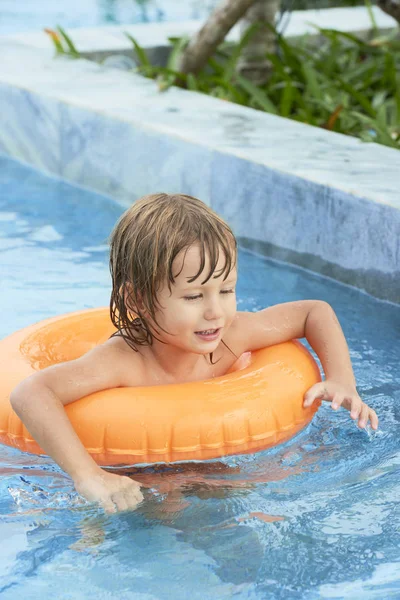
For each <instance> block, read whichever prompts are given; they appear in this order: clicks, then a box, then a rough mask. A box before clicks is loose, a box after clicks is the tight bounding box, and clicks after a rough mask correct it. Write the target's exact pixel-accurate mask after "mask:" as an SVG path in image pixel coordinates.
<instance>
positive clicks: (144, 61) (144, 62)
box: [124, 31, 152, 67]
mask: <svg viewBox="0 0 400 600" xmlns="http://www.w3.org/2000/svg"><path fill="white" fill-rule="evenodd" d="M124 33H125V35H126V37H127V38H128V39H129V40H130V41H131V42H132V44H133V48H134V53H135V55H136V57H137V58H138V60H139V62H140V66H142V67H151V66H152V64H151V62H150V60H149V58H148V56H147V54H146V52H145V50H144V49H143V48H142V47H141V46H140V45H139V44H138V42H137V41H136V40H135V38H134V37H132V36H131V34H130V33H128V32H127V31H125V32H124Z"/></svg>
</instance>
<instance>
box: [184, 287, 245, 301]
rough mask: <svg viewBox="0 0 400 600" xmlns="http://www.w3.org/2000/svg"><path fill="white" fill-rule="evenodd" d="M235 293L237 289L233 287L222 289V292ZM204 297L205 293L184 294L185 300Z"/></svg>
mask: <svg viewBox="0 0 400 600" xmlns="http://www.w3.org/2000/svg"><path fill="white" fill-rule="evenodd" d="M234 293H235V289H234V288H232V289H230V290H221V291H220V294H234ZM202 297H203V294H194V295H193V296H184V299H185V300H188V301H190V300H199V299H200V298H202Z"/></svg>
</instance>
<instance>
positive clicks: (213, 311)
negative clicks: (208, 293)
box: [204, 297, 223, 321]
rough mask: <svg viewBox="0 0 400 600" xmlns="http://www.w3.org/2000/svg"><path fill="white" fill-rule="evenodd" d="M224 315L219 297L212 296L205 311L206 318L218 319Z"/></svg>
mask: <svg viewBox="0 0 400 600" xmlns="http://www.w3.org/2000/svg"><path fill="white" fill-rule="evenodd" d="M222 316H223V311H222V307H221V302H220V299H219V297H215V298H211V299H210V300H209V301H208V302H207V306H206V308H205V311H204V318H205V319H206V321H218V320H219V319H221V318H222Z"/></svg>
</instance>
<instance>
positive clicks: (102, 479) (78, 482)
mask: <svg viewBox="0 0 400 600" xmlns="http://www.w3.org/2000/svg"><path fill="white" fill-rule="evenodd" d="M74 485H75V489H76V491H77V492H78V494H80V495H81V496H83V497H84V498H86V500H90V501H94V502H98V503H99V504H100V505H101V506H102V507H103V508H104V510H105V511H106V512H107V513H115V512H120V511H123V510H134V509H135V508H136V507H137V506H138V504H140V502H142V501H143V494H142V492H141V491H140V483H138V482H137V481H134V480H133V479H130V477H125V476H122V475H116V474H114V473H107V471H103V469H100V468H99V470H98V472H96V473H95V474H90V475H89V476H87V477H86V478H84V479H83V478H80V479H75V480H74Z"/></svg>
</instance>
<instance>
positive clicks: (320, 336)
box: [238, 300, 378, 429]
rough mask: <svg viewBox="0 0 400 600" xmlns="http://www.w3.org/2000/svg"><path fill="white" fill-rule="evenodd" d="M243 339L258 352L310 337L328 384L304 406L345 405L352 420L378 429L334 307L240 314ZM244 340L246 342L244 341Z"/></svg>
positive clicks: (290, 306) (292, 305) (319, 304)
mask: <svg viewBox="0 0 400 600" xmlns="http://www.w3.org/2000/svg"><path fill="white" fill-rule="evenodd" d="M238 319H239V321H240V327H239V330H240V332H243V333H241V334H240V337H242V342H243V343H245V345H246V349H247V350H257V349H259V348H263V347H266V346H271V345H273V344H279V343H282V342H286V341H289V340H291V339H297V338H304V337H305V338H306V339H307V341H308V342H309V344H310V346H311V347H312V348H313V350H315V352H316V354H317V355H318V357H319V359H320V361H321V364H322V367H323V369H324V373H325V381H322V382H320V383H317V384H315V385H313V386H312V387H311V388H310V389H309V390H308V391H307V392H306V394H305V395H304V406H311V404H312V403H313V402H314V400H316V399H317V398H321V399H322V400H327V401H330V402H332V408H333V409H334V410H337V409H338V408H339V407H340V406H344V407H345V408H347V410H349V411H350V415H351V418H352V419H354V420H357V419H358V426H359V427H360V428H364V427H365V426H366V425H367V423H368V421H370V422H371V426H372V428H373V429H377V428H378V417H377V415H376V413H375V411H374V410H373V409H372V408H370V407H369V406H368V405H367V404H365V402H363V401H362V400H361V398H360V396H359V395H358V392H357V389H356V381H355V378H354V373H353V368H352V366H351V360H350V355H349V349H348V347H347V342H346V339H345V337H344V334H343V331H342V328H341V326H340V324H339V321H338V319H337V317H336V315H335V312H334V310H333V309H332V307H331V306H330V305H329V304H328V303H327V302H323V301H320V300H304V301H299V302H287V303H284V304H278V305H276V306H272V307H270V308H266V309H264V310H261V311H259V312H257V313H238ZM244 338H245V339H246V341H244Z"/></svg>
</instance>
